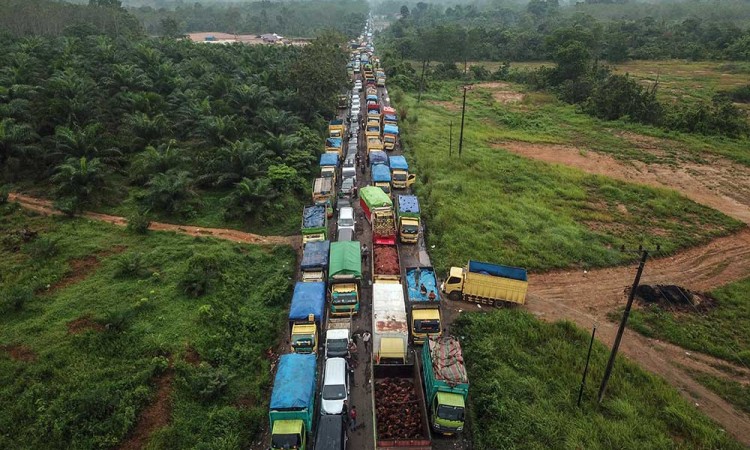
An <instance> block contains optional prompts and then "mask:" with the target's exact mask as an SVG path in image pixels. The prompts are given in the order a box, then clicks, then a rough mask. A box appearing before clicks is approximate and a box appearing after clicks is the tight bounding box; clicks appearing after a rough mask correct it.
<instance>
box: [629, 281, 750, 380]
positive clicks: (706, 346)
mask: <svg viewBox="0 0 750 450" xmlns="http://www.w3.org/2000/svg"><path fill="white" fill-rule="evenodd" d="M710 295H711V296H712V297H713V298H714V299H715V302H709V305H708V306H702V307H700V308H699V309H698V308H696V309H693V308H691V307H689V306H681V307H679V308H678V307H673V306H670V305H664V306H662V305H660V304H650V305H642V306H640V307H638V308H634V309H633V311H632V312H631V315H630V320H629V322H628V326H630V328H632V329H634V330H636V331H638V332H639V333H641V334H644V335H646V336H649V337H654V338H657V339H661V340H665V341H668V342H671V343H673V344H676V345H679V346H680V347H683V348H686V349H690V350H695V351H699V352H703V353H707V354H709V355H713V356H716V357H718V358H722V359H725V360H727V361H731V362H733V363H736V364H741V365H745V366H749V365H750V333H748V332H747V330H748V329H750V279H745V280H742V281H738V282H736V283H732V284H729V285H726V286H723V287H720V288H718V289H716V290H714V291H712V292H710Z"/></svg>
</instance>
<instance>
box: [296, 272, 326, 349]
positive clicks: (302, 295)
mask: <svg viewBox="0 0 750 450" xmlns="http://www.w3.org/2000/svg"><path fill="white" fill-rule="evenodd" d="M325 307H326V284H325V283H323V282H322V281H315V282H310V283H303V282H299V281H298V282H297V283H296V284H295V285H294V294H293V295H292V305H291V306H290V307H289V328H290V330H291V338H290V341H291V344H292V351H293V352H294V353H316V352H317V351H318V336H319V334H320V333H319V331H320V327H321V321H322V320H323V314H324V313H325Z"/></svg>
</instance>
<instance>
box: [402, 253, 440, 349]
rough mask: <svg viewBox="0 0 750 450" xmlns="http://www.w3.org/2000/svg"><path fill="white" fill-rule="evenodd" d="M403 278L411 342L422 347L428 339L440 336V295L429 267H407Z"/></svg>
mask: <svg viewBox="0 0 750 450" xmlns="http://www.w3.org/2000/svg"><path fill="white" fill-rule="evenodd" d="M405 277H406V278H405V285H406V299H407V300H408V303H409V313H410V320H409V325H410V330H411V337H412V342H413V343H414V344H416V345H422V344H424V342H425V340H426V339H427V338H428V337H431V336H436V337H437V336H440V335H441V334H442V316H441V315H440V293H439V291H438V285H437V277H436V276H435V269H433V268H432V267H429V266H417V267H408V268H407V269H406V270H405ZM422 286H424V289H423V288H422Z"/></svg>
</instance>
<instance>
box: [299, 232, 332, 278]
mask: <svg viewBox="0 0 750 450" xmlns="http://www.w3.org/2000/svg"><path fill="white" fill-rule="evenodd" d="M330 246H331V243H330V241H318V242H308V243H306V244H305V245H304V247H303V249H302V262H301V263H300V271H301V272H302V281H303V282H314V281H318V282H325V281H326V271H327V270H328V252H329V251H330Z"/></svg>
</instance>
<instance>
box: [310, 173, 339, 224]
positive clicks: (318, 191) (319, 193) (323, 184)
mask: <svg viewBox="0 0 750 450" xmlns="http://www.w3.org/2000/svg"><path fill="white" fill-rule="evenodd" d="M333 183H334V180H333V179H332V178H316V179H315V180H313V193H312V199H313V203H314V204H316V205H322V206H324V207H325V208H326V217H327V218H329V219H330V218H331V217H333V203H334V194H335V192H334V189H333V186H334V184H333Z"/></svg>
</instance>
